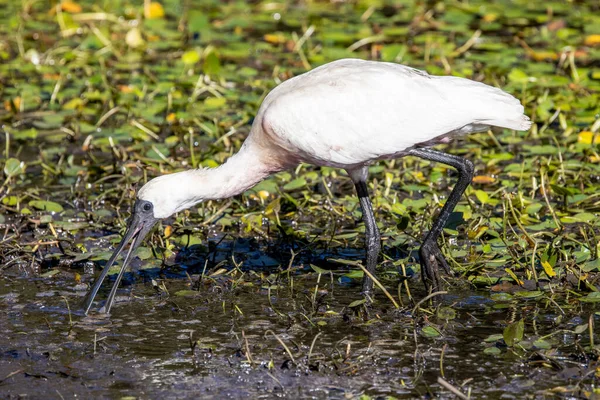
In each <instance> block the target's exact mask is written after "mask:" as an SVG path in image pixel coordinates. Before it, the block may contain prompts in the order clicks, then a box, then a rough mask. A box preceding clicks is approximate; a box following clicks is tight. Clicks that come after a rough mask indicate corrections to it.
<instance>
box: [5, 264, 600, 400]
mask: <svg viewBox="0 0 600 400" xmlns="http://www.w3.org/2000/svg"><path fill="white" fill-rule="evenodd" d="M242 276H243V278H244V279H238V278H240V277H242ZM252 276H255V278H254V279H251V277H252ZM265 276H266V275H263V277H262V278H261V277H259V276H257V275H249V274H247V273H246V274H243V275H239V276H238V277H237V278H236V275H235V274H231V275H229V276H224V275H223V276H218V277H215V278H214V279H212V278H210V279H209V278H205V279H204V280H203V281H202V282H201V283H200V284H199V285H197V284H196V283H195V281H197V280H198V276H197V275H192V276H191V281H190V280H189V279H187V278H169V279H164V278H163V279H162V280H161V279H159V277H158V276H154V277H153V278H155V283H158V284H159V286H161V287H163V288H164V289H166V290H167V291H168V293H169V294H167V293H166V292H165V291H164V289H160V290H159V289H157V286H155V285H154V284H153V283H152V280H151V279H142V278H140V277H139V276H137V278H136V277H135V276H134V275H129V278H130V279H129V282H128V284H126V285H125V286H124V287H123V288H122V289H121V290H120V292H119V293H120V295H119V297H118V298H117V300H118V303H117V304H116V306H115V307H114V309H113V311H112V315H110V316H106V315H104V314H99V313H92V314H91V315H90V316H84V315H82V313H81V310H80V304H81V302H82V300H83V296H84V295H85V285H82V284H80V283H77V281H76V280H74V279H73V274H72V273H70V272H69V271H61V272H60V273H59V274H57V275H55V276H54V277H52V279H47V278H46V279H39V278H38V279H32V278H27V277H17V276H15V277H4V279H3V280H2V281H1V282H0V380H1V381H0V393H1V394H2V397H5V398H16V397H20V396H27V397H28V398H74V397H84V398H86V397H90V396H94V397H107V398H120V397H126V396H133V397H139V398H197V397H206V398H209V397H214V398H225V397H227V398H248V397H251V398H275V397H277V398H317V399H318V398H340V399H343V398H354V397H357V396H359V395H361V394H367V395H370V396H374V397H378V396H387V395H391V396H394V397H397V398H415V397H422V396H428V395H429V394H434V395H436V396H441V397H449V398H451V397H452V396H453V395H451V394H450V392H449V391H447V390H445V389H443V388H441V387H440V385H439V384H438V383H437V379H438V377H439V376H440V375H441V372H440V365H442V368H443V373H444V377H445V378H446V380H448V381H450V382H451V383H452V384H453V385H454V386H456V387H457V388H459V389H460V390H461V391H462V392H463V393H467V392H469V391H470V393H471V396H472V397H473V398H490V399H495V398H500V397H502V398H523V397H524V396H525V395H528V396H530V397H543V394H542V393H543V391H545V390H548V389H551V388H554V387H557V386H563V385H564V386H568V385H570V384H571V385H572V384H573V383H577V382H583V383H585V382H591V379H592V378H593V368H594V365H596V364H595V362H594V361H593V360H590V359H586V356H585V351H583V349H582V347H581V344H580V343H578V342H577V340H576V335H574V334H570V333H563V334H561V335H559V336H558V338H557V337H556V336H553V337H554V338H555V339H556V340H557V342H554V343H556V347H557V349H556V350H555V351H554V352H553V353H552V357H550V358H551V359H552V360H550V361H549V360H548V359H545V361H544V359H541V361H540V360H537V359H535V358H532V352H531V351H529V352H528V353H525V352H522V351H518V350H517V349H515V350H514V351H513V350H511V349H507V348H506V346H502V344H501V341H500V342H498V344H495V345H494V346H497V347H499V348H500V350H501V352H500V354H499V355H488V354H484V352H483V351H484V349H485V348H486V346H487V347H489V346H491V345H493V344H490V343H488V344H485V343H484V339H486V338H487V337H488V336H489V335H492V334H501V333H502V331H503V327H504V326H505V324H506V323H507V321H508V322H510V320H514V319H515V318H516V316H515V313H517V312H518V313H520V312H522V310H521V311H516V309H515V308H514V307H512V306H511V305H510V304H498V303H495V302H494V301H492V300H491V299H490V298H489V295H488V293H487V292H475V291H473V290H472V289H464V288H462V289H460V290H459V289H455V290H454V291H453V292H451V294H449V295H448V296H447V297H446V298H445V299H444V303H445V304H446V305H452V307H453V309H454V310H455V311H456V318H455V319H452V320H448V321H444V320H441V319H439V318H437V317H436V316H435V315H434V314H428V313H427V312H421V313H419V314H418V315H417V316H413V315H412V306H411V307H405V308H401V309H400V310H395V309H394V308H393V306H392V305H391V303H390V302H389V301H388V300H387V299H386V298H385V297H384V296H383V295H381V294H378V295H377V296H376V302H375V303H374V305H373V306H372V307H370V308H369V309H365V308H364V307H362V306H358V307H354V308H350V307H348V306H349V305H350V304H351V303H352V302H353V301H355V300H359V299H360V298H361V296H360V295H359V289H360V288H359V286H358V284H356V283H351V282H348V280H345V279H338V278H339V277H340V274H339V273H336V274H334V275H333V277H334V279H333V280H332V279H331V277H330V276H326V275H321V276H320V277H319V276H318V275H317V274H316V273H306V271H300V270H296V272H294V273H291V274H281V275H280V276H279V278H280V279H279V280H278V279H277V277H276V276H275V275H271V276H270V277H269V280H268V281H267V279H266V278H265ZM85 279H86V277H84V280H85ZM90 279H91V277H90ZM411 285H412V286H413V287H418V286H419V282H417V281H416V280H415V281H411ZM194 286H198V289H199V290H198V291H195V292H192V291H190V289H192V288H193V287H194ZM269 286H270V287H271V290H270V291H269V289H268V287H269ZM107 291H108V288H105V289H104V291H103V292H102V293H101V295H102V296H103V297H105V296H106V294H107ZM415 295H416V296H422V293H416V294H415ZM404 301H405V302H406V304H408V299H406V298H405V299H404ZM521 303H522V301H521ZM521 305H522V304H521ZM550 310H552V309H550ZM528 312H530V313H532V314H530V315H534V316H533V317H530V316H527V315H524V317H525V318H526V319H527V318H533V319H535V321H536V324H535V329H536V330H537V333H538V334H542V333H544V332H552V330H553V329H556V321H558V319H560V320H561V321H562V319H561V317H560V316H559V315H555V314H552V313H543V312H542V311H540V309H539V302H538V303H532V304H531V305H530V306H529V311H528ZM577 322H581V321H570V322H569V321H566V322H565V323H567V324H571V325H573V324H576V323H577ZM427 327H435V328H436V329H437V330H438V331H439V332H440V333H441V334H440V336H438V337H427V336H428V335H427V333H428V331H427V329H426V328H427ZM526 330H528V331H530V330H531V329H530V328H529V327H528V328H527V329H526ZM527 336H528V335H526V338H527ZM313 341H314V344H313ZM283 344H284V345H285V346H286V347H287V350H286V348H284V346H283ZM311 345H312V351H311ZM558 348H559V349H558ZM288 351H289V353H288ZM442 355H443V356H442ZM440 359H442V364H440ZM553 363H554V364H553ZM590 371H591V372H590ZM586 374H588V376H587V377H586Z"/></svg>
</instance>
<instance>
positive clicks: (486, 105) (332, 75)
mask: <svg viewBox="0 0 600 400" xmlns="http://www.w3.org/2000/svg"><path fill="white" fill-rule="evenodd" d="M255 124H257V128H256V129H253V135H254V136H256V137H255V138H254V139H255V140H258V141H259V142H261V143H262V144H263V145H266V146H271V147H273V146H274V147H277V149H278V150H280V151H281V150H283V151H285V152H287V153H288V154H289V156H290V157H289V159H288V161H289V162H290V163H293V162H298V161H302V162H309V163H312V164H316V165H330V166H336V167H341V168H348V167H353V166H358V165H361V164H364V163H366V162H369V161H372V160H377V159H385V158H393V157H397V156H400V155H402V154H403V153H405V152H406V151H407V150H409V149H410V148H412V147H415V146H419V145H429V144H434V143H436V142H439V141H440V140H442V139H443V138H445V137H448V136H450V135H456V134H466V133H471V132H474V131H481V130H485V129H487V128H488V127H489V126H500V127H505V128H511V129H518V130H525V129H528V128H529V126H530V122H529V119H528V118H527V117H526V116H525V115H523V106H522V105H521V103H520V102H519V101H518V100H517V99H515V98H514V97H513V96H511V95H509V94H508V93H505V92H503V91H502V90H500V89H497V88H494V87H491V86H488V85H485V84H483V83H480V82H475V81H471V80H468V79H463V78H458V77H440V76H431V75H428V74H427V73H425V72H423V71H420V70H416V69H413V68H409V67H406V66H402V65H399V64H392V63H383V62H373V61H362V60H355V59H346V60H339V61H335V62H332V63H329V64H326V65H324V66H321V67H319V68H316V69H314V70H312V71H310V72H307V73H305V74H303V75H299V76H297V77H294V78H292V79H290V80H288V81H286V82H284V83H282V84H281V85H279V86H278V87H276V88H275V89H273V91H272V92H271V93H269V95H268V96H267V97H266V98H265V100H264V102H263V104H262V106H261V108H260V110H259V113H258V115H257V118H256V121H255Z"/></svg>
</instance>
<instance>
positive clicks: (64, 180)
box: [0, 0, 600, 398]
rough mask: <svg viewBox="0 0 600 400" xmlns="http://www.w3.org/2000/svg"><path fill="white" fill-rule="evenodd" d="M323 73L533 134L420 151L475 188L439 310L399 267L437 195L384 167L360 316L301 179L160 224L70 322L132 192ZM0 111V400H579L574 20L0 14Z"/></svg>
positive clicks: (423, 7)
mask: <svg viewBox="0 0 600 400" xmlns="http://www.w3.org/2000/svg"><path fill="white" fill-rule="evenodd" d="M344 57H358V58H364V59H374V60H383V61H390V62H400V63H403V64H407V65H410V66H412V67H416V68H421V69H424V70H427V71H428V72H429V73H432V74H453V75H457V76H463V77H468V78H471V79H475V80H481V81H484V82H486V83H488V84H492V85H495V86H499V87H501V88H503V89H504V90H506V91H508V92H510V93H512V94H514V95H515V96H516V97H517V98H519V99H520V100H521V101H522V103H523V104H524V105H525V109H526V113H527V114H528V115H529V116H531V119H532V120H533V121H534V126H533V127H532V129H531V130H530V131H528V132H515V131H511V130H498V131H494V132H491V131H490V132H484V133H481V134H475V135H470V136H469V137H464V138H461V139H458V140H456V141H454V142H453V143H451V144H449V145H446V146H442V147H443V148H445V149H446V150H447V151H448V152H450V153H452V154H456V155H460V156H463V157H466V158H468V159H470V160H472V161H473V162H474V164H475V167H476V177H475V179H474V182H473V184H472V186H471V187H470V188H469V189H467V192H466V194H465V196H464V197H463V199H462V201H461V202H460V203H459V206H458V207H457V208H456V210H455V212H454V213H453V215H452V217H451V221H450V223H449V224H448V226H447V227H446V229H445V237H444V240H443V244H442V250H443V252H444V254H445V255H446V258H447V259H448V261H449V263H450V266H451V267H452V269H453V271H454V272H455V276H454V277H447V278H446V286H447V291H448V294H446V295H444V296H443V298H442V301H441V302H440V303H439V304H430V303H429V302H428V301H421V300H422V299H424V298H425V296H426V294H425V293H424V292H423V289H422V286H421V282H420V280H419V266H418V263H417V262H416V260H415V256H416V250H417V249H418V246H419V244H420V242H421V239H422V234H423V232H426V231H427V229H428V227H429V224H430V223H431V221H432V217H433V216H434V215H435V213H436V212H437V211H438V210H439V209H440V205H442V204H443V203H444V196H445V195H447V193H449V189H450V188H451V187H452V186H453V185H454V183H455V180H456V174H455V172H454V171H453V170H452V169H450V168H447V167H444V166H441V165H436V164H431V163H428V162H425V161H422V160H419V159H415V158H404V159H399V160H394V161H389V162H381V163H379V164H377V165H373V166H372V167H371V168H370V172H371V179H370V183H369V186H370V187H369V189H370V190H371V192H372V194H373V204H374V210H375V214H376V217H377V220H378V223H379V227H380V230H381V234H382V238H383V254H382V259H381V263H380V265H379V267H378V280H379V285H378V286H379V287H380V288H383V289H384V290H379V289H376V293H375V295H374V298H373V303H372V304H371V305H367V302H366V301H365V299H364V298H363V297H362V295H361V294H360V284H359V283H360V279H361V278H362V273H363V272H362V269H361V265H360V262H361V260H362V257H363V250H362V248H363V232H364V226H363V224H362V222H361V219H360V216H361V213H360V207H359V204H358V199H357V198H356V196H355V194H354V188H353V185H352V183H351V181H350V179H349V178H348V177H347V176H346V175H345V173H344V172H342V171H339V170H336V169H332V168H315V167H312V166H308V165H302V166H300V167H299V168H297V169H296V170H295V171H288V172H283V173H279V174H277V175H275V176H272V177H271V178H269V179H267V180H266V181H264V182H262V183H260V184H259V185H258V186H256V187H255V188H253V189H252V190H249V191H248V192H246V193H245V194H244V195H242V196H238V197H235V198H232V199H229V200H225V201H220V202H214V201H210V202H206V203H203V204H201V205H200V206H199V207H198V208H197V209H192V210H189V211H185V212H182V213H179V214H178V215H177V216H175V217H173V218H170V219H168V220H167V221H165V222H163V224H162V225H161V226H160V227H159V229H157V230H155V231H154V233H153V235H152V237H151V238H149V239H148V240H147V241H146V244H145V245H144V246H143V247H140V248H139V249H138V251H137V254H136V255H137V261H136V262H135V263H134V272H133V273H130V274H128V275H127V276H126V280H127V281H128V282H129V285H127V286H126V287H125V288H123V289H122V290H121V292H120V293H122V295H121V296H120V297H119V299H120V300H121V301H122V302H121V304H118V305H117V307H115V309H114V311H113V313H112V315H111V316H110V318H106V317H103V316H98V315H95V316H90V317H84V316H83V315H82V314H81V313H80V307H79V304H80V302H81V301H82V298H83V295H84V294H85V291H86V290H87V288H88V284H89V283H90V282H91V281H92V280H93V277H94V273H95V272H97V269H98V268H99V267H101V266H102V265H103V264H104V262H105V261H106V260H107V259H108V257H109V256H110V254H111V252H112V245H113V244H114V243H116V242H118V241H119V239H120V235H121V233H122V232H123V229H124V227H125V222H124V221H125V220H126V218H127V217H128V215H129V214H128V213H129V208H130V206H131V204H132V202H133V199H134V194H135V190H136V188H139V187H140V186H141V184H143V183H144V182H146V181H147V180H148V179H149V178H151V177H154V176H157V175H160V174H164V173H169V172H173V171H178V170H183V169H187V168H192V167H200V166H204V167H214V166H216V165H219V164H220V163H222V162H223V161H224V160H226V159H227V157H229V156H230V155H232V154H233V153H234V152H235V151H236V150H237V149H239V147H240V145H241V143H242V142H243V140H244V138H245V136H246V135H247V133H248V132H249V129H250V126H251V123H252V118H253V115H254V114H255V113H256V111H257V109H258V107H259V105H260V103H261V100H262V99H263V98H264V96H265V95H266V94H267V93H268V92H269V90H271V89H272V88H273V87H275V86H276V85H277V84H278V83H279V82H282V81H284V80H286V79H288V78H290V77H292V76H294V75H297V74H300V73H302V72H304V71H307V70H309V69H311V68H313V67H315V66H318V65H321V64H323V63H325V62H329V61H332V60H336V59H339V58H344ZM0 100H1V101H0V131H1V132H0V143H2V146H0V147H1V156H0V167H1V168H2V171H3V172H2V173H3V179H2V181H1V182H0V185H1V186H0V228H1V229H0V232H1V236H0V243H1V244H0V260H1V261H2V263H1V265H0V277H1V280H0V336H2V337H1V338H0V392H3V393H6V394H7V395H8V396H16V395H19V394H26V393H29V394H30V395H32V396H33V397H36V396H40V395H42V394H43V395H45V394H47V393H50V391H51V392H53V393H54V392H56V393H58V395H59V396H61V397H62V396H69V397H72V396H73V394H79V395H90V394H93V395H96V396H110V397H115V396H130V395H133V396H136V395H141V394H144V395H145V396H149V397H158V396H179V397H185V396H189V397H192V396H194V397H195V396H196V395H207V396H224V395H229V396H233V397H240V396H252V397H257V396H265V397H268V396H270V395H274V394H276V395H280V396H283V397H285V396H287V397H290V398H297V397H311V396H312V397H316V398H326V397H338V398H342V397H350V398H352V397H359V396H363V397H364V398H369V397H377V396H391V397H395V398H414V397H418V396H426V395H429V394H433V395H439V396H444V397H451V396H455V397H456V398H469V397H473V398H497V397H498V396H499V395H500V393H503V394H504V395H505V396H508V397H513V398H524V397H531V398H545V397H552V396H556V397H565V398H572V397H583V398H593V396H599V393H598V384H599V381H600V365H599V364H598V354H599V353H600V347H599V343H600V337H599V336H598V333H597V332H598V328H597V326H598V325H599V323H600V321H599V320H600V308H599V307H598V304H599V303H600V273H599V272H600V258H599V255H598V249H599V245H600V229H599V228H600V219H599V218H598V214H599V213H600V194H599V189H600V151H599V149H600V148H599V145H600V7H599V6H598V4H597V3H595V2H592V1H589V2H585V1H572V2H566V1H558V0H550V1H524V0H515V1H506V0H499V1H495V2H493V3H490V2H487V1H483V0H471V1H469V2H459V1H450V2H441V1H440V2H435V1H422V2H413V1H408V0H403V1H395V2H385V1H369V0H359V1H352V2H345V1H339V2H329V1H314V2H313V1H310V2H298V3H292V2H270V1H258V2H253V3H247V2H243V1H228V2H222V1H216V0H207V1H202V2H194V1H183V0H161V1H158V2H151V1H145V2H142V1H141V0H140V1H133V0H103V1H95V2H94V1H87V0H86V1H83V0H82V1H69V0H65V1H62V2H61V1H36V0H31V1H29V0H23V1H19V2H17V1H10V0H0ZM399 112H400V110H399ZM435 113H436V110H431V115H432V118H435ZM390 129H391V130H398V132H399V134H401V130H402V127H390ZM117 268H118V267H117ZM123 295H126V296H127V297H125V296H123ZM142 299H143V300H142ZM32 381H33V382H35V383H36V385H39V386H36V387H39V389H35V388H34V387H33V386H31V385H30V384H28V382H32ZM36 390H37V392H36Z"/></svg>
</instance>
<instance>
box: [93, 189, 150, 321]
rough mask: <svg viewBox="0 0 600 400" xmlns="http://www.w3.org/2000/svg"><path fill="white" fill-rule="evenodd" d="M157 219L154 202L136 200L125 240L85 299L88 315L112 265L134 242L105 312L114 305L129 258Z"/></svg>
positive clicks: (105, 306) (107, 302)
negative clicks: (127, 246)
mask: <svg viewBox="0 0 600 400" xmlns="http://www.w3.org/2000/svg"><path fill="white" fill-rule="evenodd" d="M157 221H158V220H157V219H156V218H154V213H153V207H152V203H150V202H147V201H142V200H137V201H136V202H135V204H134V206H133V214H132V215H131V218H130V220H129V223H128V226H127V230H126V232H125V236H124V237H123V240H121V243H119V245H118V246H117V249H116V250H115V252H114V253H113V254H112V256H111V257H110V258H109V260H108V262H107V263H106V265H105V266H104V269H103V270H102V273H101V274H100V276H99V277H98V279H96V282H94V286H93V287H92V289H91V290H90V292H89V293H88V295H87V298H86V299H85V303H84V312H85V314H86V315H87V313H88V312H89V311H90V308H91V307H92V304H93V302H94V298H95V297H96V295H97V294H98V291H99V290H100V287H101V286H102V283H103V282H104V279H106V276H107V275H108V271H109V270H110V267H112V265H113V264H114V262H115V260H116V259H117V257H119V255H120V254H121V253H122V252H123V249H124V248H125V246H126V245H127V244H128V243H129V242H132V243H131V246H130V247H129V250H128V251H127V255H126V256H125V259H124V260H123V264H122V265H121V269H120V271H119V274H118V275H117V279H116V280H115V283H114V285H113V287H112V289H111V291H110V294H109V295H108V298H107V300H106V304H105V305H104V312H106V313H108V312H109V311H110V308H111V307H112V304H113V302H114V299H115V295H116V293H117V288H118V286H119V283H120V282H121V278H122V277H123V273H124V272H125V268H126V267H127V264H128V263H129V258H130V256H131V254H132V253H133V252H134V251H135V249H136V248H137V247H138V246H139V245H140V243H141V242H142V240H144V237H146V235H147V234H148V232H150V230H151V229H152V227H153V226H154V225H155V224H156V222H157Z"/></svg>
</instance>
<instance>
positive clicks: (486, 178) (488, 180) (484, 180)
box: [473, 175, 496, 183]
mask: <svg viewBox="0 0 600 400" xmlns="http://www.w3.org/2000/svg"><path fill="white" fill-rule="evenodd" d="M494 182H496V178H494V177H493V176H487V175H477V176H476V177H474V178H473V183H494Z"/></svg>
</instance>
